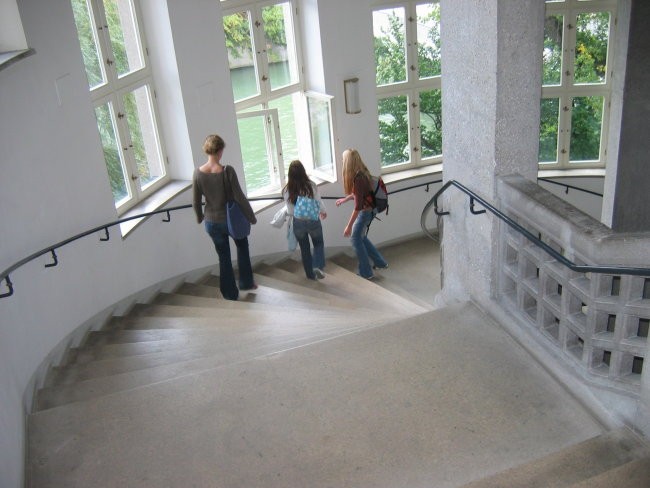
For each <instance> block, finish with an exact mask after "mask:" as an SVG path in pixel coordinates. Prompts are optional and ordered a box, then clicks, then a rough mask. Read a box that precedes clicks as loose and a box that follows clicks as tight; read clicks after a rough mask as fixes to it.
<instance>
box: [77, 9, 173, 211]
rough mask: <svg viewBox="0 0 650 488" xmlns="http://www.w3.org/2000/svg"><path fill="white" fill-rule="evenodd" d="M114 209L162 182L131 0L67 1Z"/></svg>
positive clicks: (153, 112)
mask: <svg viewBox="0 0 650 488" xmlns="http://www.w3.org/2000/svg"><path fill="white" fill-rule="evenodd" d="M71 2H72V10H73V13H74V18H75V23H76V25H77V33H78V35H79V43H80V45H81V54H82V57H83V61H84V65H85V67H86V76H87V78H88V86H89V88H90V93H91V97H92V100H93V103H94V105H95V116H96V118H97V128H98V130H99V136H100V140H101V143H102V146H103V149H104V159H105V163H106V169H107V171H108V179H109V181H110V185H111V190H112V192H113V199H114V201H115V207H116V208H117V209H118V211H119V212H120V213H122V212H124V211H126V210H128V209H129V208H130V207H132V206H133V205H135V204H136V203H138V202H139V201H140V200H142V199H143V198H145V197H146V196H148V195H149V194H150V193H152V192H153V191H155V190H156V189H158V188H159V187H160V186H161V185H163V184H164V183H165V182H166V181H167V180H168V176H167V169H166V163H165V161H166V158H165V157H164V155H163V150H162V145H161V142H160V138H159V136H158V128H157V123H156V106H155V103H154V101H155V91H154V88H153V81H152V78H151V72H150V70H149V67H148V65H147V52H146V47H145V43H144V36H143V33H142V29H141V26H140V24H139V22H138V15H137V4H136V3H135V2H136V0H71Z"/></svg>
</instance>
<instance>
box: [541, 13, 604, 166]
mask: <svg viewBox="0 0 650 488" xmlns="http://www.w3.org/2000/svg"><path fill="white" fill-rule="evenodd" d="M615 16H616V1H615V0H561V1H557V0H555V1H547V2H546V20H545V22H544V50H543V69H542V73H543V74H542V99H541V120H540V138H539V161H540V168H564V169H566V168H575V167H599V166H603V165H604V164H605V159H606V144H605V143H606V136H607V121H608V116H609V100H610V93H611V86H610V73H609V72H611V68H609V66H610V65H611V53H610V52H609V46H610V43H611V42H610V41H611V38H612V32H613V26H614V25H615Z"/></svg>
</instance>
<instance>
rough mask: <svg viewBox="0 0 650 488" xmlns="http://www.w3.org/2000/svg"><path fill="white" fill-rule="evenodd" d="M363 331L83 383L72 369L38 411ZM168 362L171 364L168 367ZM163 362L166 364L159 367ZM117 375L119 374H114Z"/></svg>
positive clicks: (141, 363)
mask: <svg viewBox="0 0 650 488" xmlns="http://www.w3.org/2000/svg"><path fill="white" fill-rule="evenodd" d="M360 328H361V327H350V328H348V329H340V328H339V329H336V330H325V331H322V332H320V333H313V334H309V335H307V336H306V335H305V334H301V335H300V336H299V337H296V338H289V339H285V340H280V341H276V342H274V341H270V340H262V341H259V342H255V341H254V342H253V344H246V343H240V342H236V343H235V344H233V345H232V347H230V348H224V349H222V350H221V351H220V353H219V354H214V353H211V354H207V355H205V354H203V355H201V354H199V355H198V357H195V358H193V357H192V356H193V354H192V353H188V354H182V353H181V354H180V355H179V357H178V358H176V357H174V355H173V353H166V354H163V355H162V359H160V360H153V361H151V362H150V358H144V359H142V360H137V359H136V360H133V361H131V362H135V363H136V365H135V366H134V367H135V368H136V369H129V365H130V363H129V362H128V361H126V362H125V364H124V365H123V366H114V365H113V363H111V365H110V366H109V367H108V368H102V366H103V365H100V366H99V371H94V373H95V374H99V375H100V376H99V377H90V378H89V379H82V378H83V374H81V375H80V376H76V375H75V373H76V370H75V369H74V368H69V371H70V376H69V377H66V376H65V374H63V375H62V376H63V378H64V379H63V381H64V382H65V384H62V385H56V386H52V387H45V388H42V389H40V390H39V391H38V393H37V399H36V402H35V404H36V407H35V411H43V410H47V409H51V408H55V407H59V406H62V405H66V404H69V403H75V402H79V401H87V400H91V399H94V398H98V397H101V396H106V395H110V394H114V393H116V392H120V391H128V390H133V389H137V388H141V387H145V386H147V385H152V384H157V383H161V382H165V381H169V380H172V379H176V378H182V377H186V376H192V375H195V374H199V373H202V372H206V371H214V370H216V369H219V368H222V367H226V366H228V365H231V364H237V363H240V362H242V361H249V360H253V359H255V358H258V357H265V356H268V355H270V354H278V353H280V352H282V351H285V350H290V349H293V348H296V347H301V346H305V345H307V344H312V343H317V342H320V341H323V340H327V339H330V338H332V337H338V336H341V335H347V334H350V333H353V332H355V331H356V330H358V329H360ZM156 359H157V358H156ZM176 359H178V361H176ZM165 360H167V361H171V362H169V363H167V362H165ZM159 361H161V362H162V364H157V363H158V362H159ZM148 363H149V364H148ZM90 364H91V366H83V367H82V369H81V371H82V372H83V371H84V370H85V368H89V369H90V370H91V371H92V368H93V366H92V363H90ZM122 369H126V371H125V372H119V371H121V370H122ZM114 371H115V374H113V372H114ZM77 380H78V381H77ZM68 383H69V384H68Z"/></svg>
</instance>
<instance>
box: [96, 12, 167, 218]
mask: <svg viewBox="0 0 650 488" xmlns="http://www.w3.org/2000/svg"><path fill="white" fill-rule="evenodd" d="M84 1H86V4H87V5H88V8H89V14H90V21H91V29H92V34H93V36H94V39H95V42H96V47H97V48H98V56H99V57H100V64H99V66H100V69H101V71H102V75H103V78H104V81H103V82H102V83H100V84H98V85H97V86H95V87H92V88H91V87H90V86H89V93H90V98H91V103H92V104H93V108H94V109H95V110H96V109H97V108H98V107H100V106H102V105H105V104H109V105H110V106H111V107H112V110H113V111H114V113H115V116H112V117H111V121H112V125H113V129H114V130H115V136H116V142H117V144H118V147H117V149H118V151H120V160H121V164H122V168H123V176H124V183H125V185H126V187H127V192H128V196H127V197H126V198H124V199H122V200H120V201H116V202H115V208H116V210H117V212H118V215H123V214H124V213H126V212H127V211H128V210H130V209H131V208H133V207H134V206H136V205H138V204H139V203H141V202H142V201H143V200H145V199H146V198H148V197H149V196H151V195H152V194H153V193H155V192H156V191H157V190H159V189H160V188H162V187H163V186H164V185H166V184H168V183H169V182H170V181H171V176H170V174H169V159H168V157H167V155H166V152H165V146H164V141H163V139H162V135H161V130H160V127H161V125H160V119H159V115H158V112H159V111H158V106H157V103H156V98H157V95H156V87H155V83H154V79H153V73H152V70H151V65H150V63H149V59H148V58H149V50H148V46H147V38H146V34H145V31H144V25H143V23H142V13H141V9H140V2H139V0H129V1H130V3H131V5H132V9H133V16H134V19H133V20H134V29H135V34H136V36H137V41H138V49H139V51H140V53H139V55H140V59H141V61H142V66H140V67H139V68H137V69H134V70H133V71H130V72H129V73H127V74H124V75H121V76H120V75H119V74H118V73H117V67H116V65H115V62H114V61H112V58H113V47H112V41H111V39H110V34H109V32H108V28H107V26H108V22H107V20H106V13H105V9H104V5H103V1H102V0H84ZM143 87H144V88H146V89H147V91H148V106H149V110H150V115H151V118H152V120H151V123H152V136H153V138H154V142H155V148H156V150H157V152H158V158H159V161H160V167H161V168H162V170H163V172H164V174H163V175H162V176H160V177H158V178H157V179H156V180H155V181H153V182H152V183H142V182H141V178H140V176H139V175H138V166H137V161H136V159H135V156H134V155H133V151H132V150H130V149H131V148H132V147H133V141H132V134H131V130H130V128H129V124H128V121H127V117H126V116H125V115H124V114H125V113H126V110H125V107H124V97H125V96H126V95H128V94H129V93H135V92H136V91H137V90H139V89H140V88H143ZM119 114H123V116H122V117H120V116H119ZM141 128H142V123H141ZM124 170H126V174H124Z"/></svg>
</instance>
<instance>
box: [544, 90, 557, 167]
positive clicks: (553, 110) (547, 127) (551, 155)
mask: <svg viewBox="0 0 650 488" xmlns="http://www.w3.org/2000/svg"><path fill="white" fill-rule="evenodd" d="M559 114H560V99H559V98H543V99H542V102H541V120H540V129H539V162H540V163H556V162H557V138H558V121H559V118H558V117H559Z"/></svg>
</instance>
